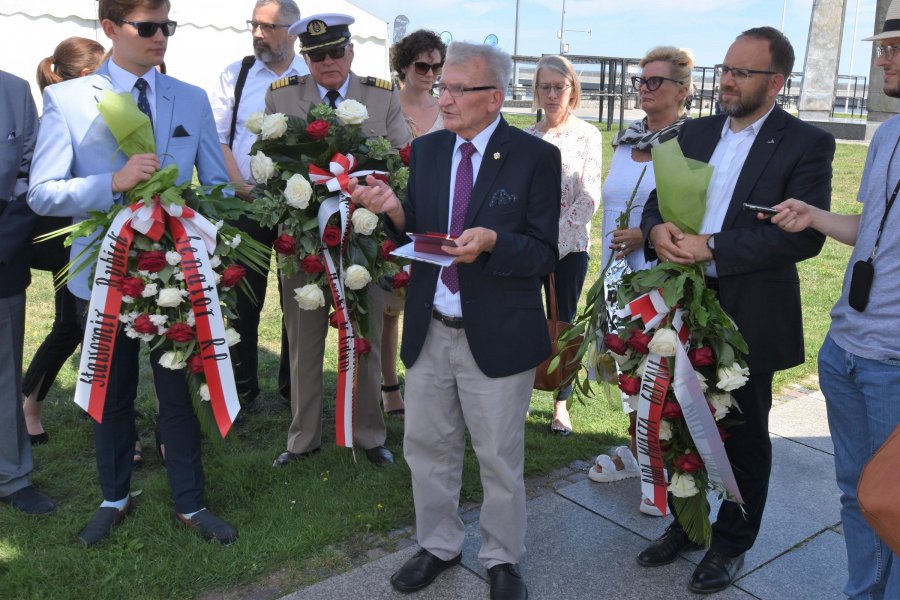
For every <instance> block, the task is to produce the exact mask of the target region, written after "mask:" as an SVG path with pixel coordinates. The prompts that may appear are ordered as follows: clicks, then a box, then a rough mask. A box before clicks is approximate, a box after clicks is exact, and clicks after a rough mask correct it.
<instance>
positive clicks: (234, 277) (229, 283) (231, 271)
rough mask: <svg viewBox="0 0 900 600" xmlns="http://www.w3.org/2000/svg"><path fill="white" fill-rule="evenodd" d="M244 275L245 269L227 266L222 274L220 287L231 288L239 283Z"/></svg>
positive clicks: (239, 266) (238, 266)
mask: <svg viewBox="0 0 900 600" xmlns="http://www.w3.org/2000/svg"><path fill="white" fill-rule="evenodd" d="M246 274H247V269H245V268H244V267H242V266H241V265H228V268H227V269H225V271H223V272H222V285H223V286H225V287H229V288H233V287H234V286H236V285H237V284H238V283H240V281H241V279H243V278H244V275H246Z"/></svg>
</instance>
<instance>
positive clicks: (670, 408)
mask: <svg viewBox="0 0 900 600" xmlns="http://www.w3.org/2000/svg"><path fill="white" fill-rule="evenodd" d="M662 418H663V419H668V420H669V421H674V420H675V419H680V418H681V405H680V404H678V403H677V402H673V401H671V400H667V401H666V403H665V404H663V409H662Z"/></svg>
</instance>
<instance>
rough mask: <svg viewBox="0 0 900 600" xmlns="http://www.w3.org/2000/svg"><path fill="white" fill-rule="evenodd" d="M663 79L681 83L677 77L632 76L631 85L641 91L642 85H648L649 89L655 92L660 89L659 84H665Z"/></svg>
mask: <svg viewBox="0 0 900 600" xmlns="http://www.w3.org/2000/svg"><path fill="white" fill-rule="evenodd" d="M663 81H671V82H672V83H677V84H678V85H681V82H680V81H678V80H677V79H671V78H669V77H658V76H657V77H632V78H631V85H632V86H634V89H636V90H637V91H641V86H642V85H646V86H647V90H648V91H651V92H655V91H656V90H658V89H659V86H661V85H662V84H663Z"/></svg>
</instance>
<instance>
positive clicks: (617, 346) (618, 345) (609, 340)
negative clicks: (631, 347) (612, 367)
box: [603, 333, 628, 354]
mask: <svg viewBox="0 0 900 600" xmlns="http://www.w3.org/2000/svg"><path fill="white" fill-rule="evenodd" d="M603 343H604V344H606V348H607V349H608V350H609V351H610V352H615V353H616V354H625V353H626V352H627V351H628V344H626V343H625V341H624V340H622V338H620V337H619V336H617V335H616V334H614V333H607V334H606V335H604V336H603Z"/></svg>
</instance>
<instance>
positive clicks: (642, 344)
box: [626, 329, 653, 354]
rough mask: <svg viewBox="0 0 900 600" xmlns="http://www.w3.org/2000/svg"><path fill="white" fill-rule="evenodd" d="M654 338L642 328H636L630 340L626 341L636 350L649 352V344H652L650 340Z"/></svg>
mask: <svg viewBox="0 0 900 600" xmlns="http://www.w3.org/2000/svg"><path fill="white" fill-rule="evenodd" d="M652 339H653V338H652V337H650V336H649V335H647V334H646V333H644V332H643V331H641V330H640V329H635V330H634V331H632V332H631V337H630V338H628V341H627V342H626V343H627V344H628V345H629V346H631V347H632V348H633V349H634V350H635V351H636V352H640V353H641V354H647V353H648V352H649V351H650V350H649V349H648V346H649V345H650V340H652Z"/></svg>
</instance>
